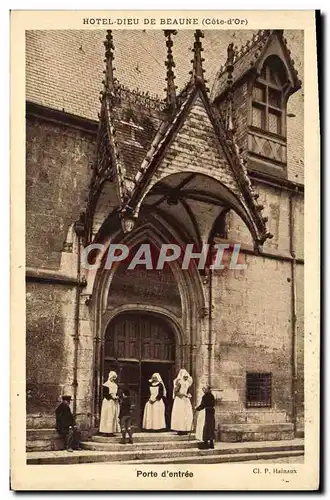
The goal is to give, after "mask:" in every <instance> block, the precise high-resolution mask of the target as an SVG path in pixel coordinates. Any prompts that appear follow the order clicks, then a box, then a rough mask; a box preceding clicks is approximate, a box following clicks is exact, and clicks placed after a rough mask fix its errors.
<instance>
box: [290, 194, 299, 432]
mask: <svg viewBox="0 0 330 500" xmlns="http://www.w3.org/2000/svg"><path fill="white" fill-rule="evenodd" d="M294 196H295V194H294V193H290V196H289V215H290V223H289V224H290V225H289V229H290V254H291V258H292V260H291V327H292V344H291V360H292V382H291V391H292V392H291V399H292V422H293V429H294V435H296V431H297V404H296V396H297V373H298V366H297V291H296V282H297V278H296V276H297V261H296V251H295V217H294V208H295V205H294Z"/></svg>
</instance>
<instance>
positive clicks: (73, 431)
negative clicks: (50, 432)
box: [55, 396, 79, 451]
mask: <svg viewBox="0 0 330 500" xmlns="http://www.w3.org/2000/svg"><path fill="white" fill-rule="evenodd" d="M70 402H71V396H62V403H61V404H60V405H59V406H58V407H57V408H56V410H55V414H56V430H57V432H58V433H59V434H60V436H62V437H63V439H64V446H65V449H66V450H68V451H73V450H74V449H77V448H78V447H79V435H78V427H77V426H76V423H75V420H74V417H73V415H72V413H71V409H70Z"/></svg>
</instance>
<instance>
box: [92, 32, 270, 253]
mask: <svg viewBox="0 0 330 500" xmlns="http://www.w3.org/2000/svg"><path fill="white" fill-rule="evenodd" d="M174 35H175V32H173V31H171V30H167V31H165V37H166V46H167V58H166V61H165V65H166V81H167V88H166V89H165V90H166V98H165V103H164V108H163V109H164V111H161V110H158V111H156V110H155V111H150V112H154V113H155V112H156V113H157V119H159V126H158V127H157V129H155V133H154V137H153V140H151V141H150V146H149V147H146V148H145V149H141V148H140V149H139V150H138V151H136V152H134V155H135V156H134V158H135V165H134V168H135V172H136V173H135V174H134V177H129V175H128V174H127V171H126V166H125V165H124V162H123V157H122V154H123V144H124V143H125V140H124V141H123V139H122V138H121V135H122V134H119V135H118V134H117V133H116V128H118V127H119V126H120V121H118V118H116V116H117V115H118V113H119V111H118V110H119V109H120V105H121V100H122V98H123V95H124V94H123V92H124V90H123V87H122V86H121V85H120V83H119V82H118V81H117V80H116V78H115V77H114V68H113V59H114V53H113V52H114V43H113V37H112V33H111V30H109V31H108V34H107V40H106V42H105V47H106V59H105V60H106V70H105V75H106V78H105V80H104V90H103V92H102V97H101V103H102V104H101V115H100V116H101V118H100V127H99V136H98V152H97V155H98V157H97V161H96V167H94V170H93V176H92V182H91V187H90V196H89V201H88V207H87V211H86V216H87V225H88V227H89V229H88V234H89V240H90V239H91V237H92V236H91V235H92V230H91V227H92V224H93V222H92V221H93V214H94V210H95V206H96V203H97V199H98V197H99V196H100V193H101V192H102V186H103V185H104V182H105V180H107V181H109V182H112V183H113V184H114V186H115V193H116V198H117V200H116V201H115V202H114V200H111V201H112V206H114V205H115V206H114V208H113V214H117V220H118V216H119V221H120V223H121V226H122V230H123V231H124V232H125V233H128V232H131V231H132V230H133V229H134V227H135V225H136V223H137V222H138V219H139V214H140V209H141V206H142V204H143V200H144V199H145V197H146V196H147V195H148V193H150V191H151V189H152V188H153V186H155V184H156V183H157V182H158V181H159V180H160V179H161V178H162V176H166V175H167V174H166V158H167V155H168V154H173V150H174V149H175V148H176V147H177V154H178V155H180V154H181V152H180V147H179V144H178V143H179V142H180V141H181V142H182V140H181V139H180V137H181V136H180V134H182V130H184V129H186V128H187V127H190V128H187V130H186V132H185V133H186V135H187V134H191V135H192V137H193V136H194V134H195V133H196V131H195V130H194V123H195V124H196V123H197V122H198V124H199V126H202V127H204V128H205V131H207V132H204V135H205V141H204V142H205V143H203V144H202V145H201V148H200V152H199V153H198V151H196V152H197V154H201V152H202V151H204V155H206V156H207V154H208V155H209V158H210V159H211V158H212V161H213V160H214V158H218V159H219V164H218V165H219V166H218V168H216V169H215V170H214V171H212V178H214V179H215V180H216V181H218V182H219V183H220V184H221V185H222V186H224V191H223V190H222V191H223V192H222V195H220V194H219V203H222V202H225V203H227V205H228V207H229V208H232V209H233V210H235V211H236V212H237V213H238V215H239V216H240V217H241V218H242V219H243V221H244V222H245V223H246V225H247V226H248V228H249V230H250V232H251V235H252V238H253V240H254V242H255V246H256V248H259V247H260V246H261V245H262V244H263V243H264V241H265V240H266V239H267V238H271V237H272V235H271V234H270V233H269V232H268V231H267V228H266V222H267V219H266V218H265V217H263V216H262V214H261V211H262V207H260V205H257V202H256V199H257V197H258V194H257V193H256V192H255V191H254V189H253V188H252V185H251V182H250V179H249V176H248V174H247V169H246V166H245V163H244V159H243V157H242V155H241V153H240V151H239V147H238V145H237V143H236V140H235V134H234V125H233V116H232V95H231V86H232V82H233V79H234V78H235V70H233V57H234V51H233V48H232V47H229V49H228V54H227V67H226V74H227V76H226V85H227V87H228V91H229V92H228V94H229V98H228V120H227V125H226V123H223V121H222V118H221V116H220V113H219V111H218V109H217V108H216V106H214V105H213V103H212V102H211V101H210V99H209V97H208V92H209V90H208V88H207V87H206V83H207V82H206V80H205V78H204V72H205V70H204V69H203V62H204V59H203V58H202V52H203V50H204V49H203V47H202V41H201V40H202V38H203V36H204V35H203V32H202V31H201V30H197V31H196V32H195V33H194V43H193V48H192V52H193V59H192V70H191V72H190V74H191V78H190V80H189V81H188V83H187V85H186V86H185V87H184V89H183V90H182V92H180V93H179V94H178V95H176V87H175V85H174V79H175V75H174V72H173V68H174V67H175V63H174V59H173V54H172V46H173V39H172V37H173V36H174ZM125 92H126V93H127V89H126V90H125ZM143 98H144V99H145V100H148V97H147V96H146V95H144V96H143ZM148 112H149V111H148ZM188 123H191V125H188ZM206 137H207V141H206ZM126 142H127V141H126ZM184 154H185V159H186V160H187V158H189V157H191V159H190V160H189V165H195V166H194V167H193V168H194V170H196V172H199V171H201V172H202V173H203V172H206V174H207V175H210V174H209V170H208V168H207V161H208V160H207V157H206V159H205V160H203V161H204V165H202V166H199V165H198V163H197V164H196V153H195V152H193V151H192V149H191V148H188V149H187V151H186V152H185V153H184ZM100 155H102V157H100ZM210 155H211V156H210ZM101 158H102V159H101ZM197 159H198V158H197ZM137 161H139V163H138V164H136V162H137ZM201 161H202V160H201ZM164 162H165V163H164ZM201 168H204V170H203V171H202V170H201ZM180 169H181V167H180V166H179V167H178V168H177V173H180V171H182V172H184V171H185V170H182V169H181V170H180ZM198 169H199V170H198ZM160 171H161V176H160ZM224 192H225V193H227V197H225V199H222V198H221V196H223V193H224ZM87 240H88V238H87Z"/></svg>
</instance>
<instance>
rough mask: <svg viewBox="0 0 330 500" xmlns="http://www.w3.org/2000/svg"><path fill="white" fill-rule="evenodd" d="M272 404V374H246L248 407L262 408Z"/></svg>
mask: <svg viewBox="0 0 330 500" xmlns="http://www.w3.org/2000/svg"><path fill="white" fill-rule="evenodd" d="M271 406H272V374H271V373H247V374H246V407H247V408H261V407H271Z"/></svg>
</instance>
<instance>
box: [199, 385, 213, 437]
mask: <svg viewBox="0 0 330 500" xmlns="http://www.w3.org/2000/svg"><path fill="white" fill-rule="evenodd" d="M214 407H215V398H214V396H213V394H212V393H211V392H207V393H205V394H204V395H203V397H202V401H201V404H200V405H199V406H198V407H197V408H196V410H197V411H199V412H200V413H199V415H198V420H197V426H196V439H198V440H199V441H204V442H205V441H213V440H214V438H215V418H214V413H215V410H214Z"/></svg>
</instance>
